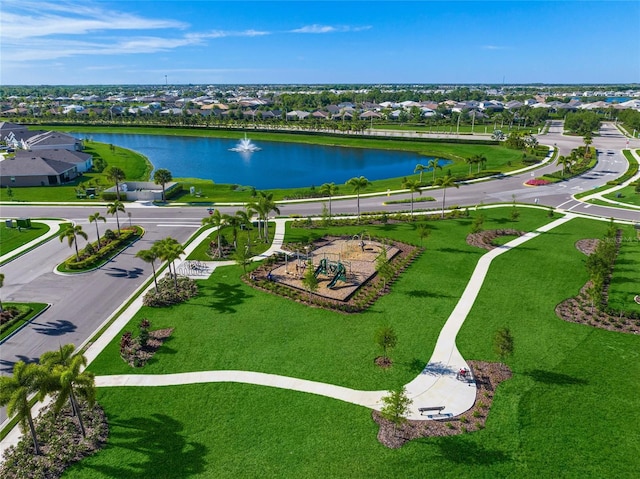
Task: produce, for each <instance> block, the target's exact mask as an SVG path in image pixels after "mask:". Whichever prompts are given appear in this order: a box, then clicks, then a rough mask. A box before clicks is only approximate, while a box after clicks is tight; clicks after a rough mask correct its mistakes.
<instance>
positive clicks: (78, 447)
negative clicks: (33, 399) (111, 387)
mask: <svg viewBox="0 0 640 479" xmlns="http://www.w3.org/2000/svg"><path fill="white" fill-rule="evenodd" d="M81 410H82V418H83V422H84V426H85V430H86V433H87V437H86V438H84V437H82V434H81V433H80V428H79V427H78V420H77V418H75V417H74V416H72V414H71V407H69V406H65V407H63V408H62V410H61V411H60V413H59V414H58V415H54V414H53V409H52V408H51V406H49V407H47V408H45V409H44V410H43V412H42V413H41V414H40V415H39V416H38V417H37V418H36V419H35V424H36V431H37V437H38V441H39V443H40V449H41V452H42V454H41V455H39V456H38V455H36V454H35V451H34V448H33V442H32V439H31V434H30V433H29V432H26V433H25V434H23V436H22V438H21V439H20V441H19V442H18V444H17V445H16V446H11V447H9V448H8V449H7V451H5V454H4V457H3V462H2V465H1V466H0V477H2V478H3V479H32V478H33V479H35V478H37V479H57V478H58V477H61V476H62V475H63V473H64V471H65V469H67V468H68V467H69V466H70V465H71V464H73V463H75V462H78V461H80V460H82V459H84V458H85V457H87V456H91V455H92V454H94V453H96V452H97V451H99V450H100V449H102V448H103V447H104V445H105V444H106V442H107V437H108V435H109V425H108V423H107V417H106V415H105V413H104V410H103V409H102V407H100V405H98V404H97V403H96V404H94V406H93V407H92V408H89V407H88V406H87V405H86V403H84V402H83V403H81Z"/></svg>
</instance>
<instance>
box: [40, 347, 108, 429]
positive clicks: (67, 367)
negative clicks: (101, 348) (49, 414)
mask: <svg viewBox="0 0 640 479" xmlns="http://www.w3.org/2000/svg"><path fill="white" fill-rule="evenodd" d="M75 349H76V347H75V346H74V345H73V344H65V345H64V346H60V350H59V351H50V352H46V353H44V354H43V355H42V356H41V357H40V364H41V365H42V366H43V367H45V368H46V369H47V370H48V372H49V374H50V376H49V388H50V389H49V392H54V391H58V396H57V397H56V399H55V401H54V403H53V410H54V412H55V413H56V414H57V413H58V412H60V410H61V409H62V406H63V405H64V403H65V402H66V401H67V399H68V400H69V404H70V405H71V410H72V411H73V415H74V416H76V417H77V418H78V425H79V427H80V432H81V433H82V437H86V436H87V434H86V432H85V428H84V423H83V422H82V414H81V411H80V405H79V404H78V400H77V398H76V395H80V396H82V397H83V398H85V399H86V400H87V402H88V403H89V405H90V406H92V405H93V403H94V402H95V396H96V385H95V379H94V376H93V373H91V372H89V371H83V370H82V369H83V368H84V367H85V366H86V365H87V358H86V357H85V356H83V355H82V354H79V353H78V354H73V353H74V351H75Z"/></svg>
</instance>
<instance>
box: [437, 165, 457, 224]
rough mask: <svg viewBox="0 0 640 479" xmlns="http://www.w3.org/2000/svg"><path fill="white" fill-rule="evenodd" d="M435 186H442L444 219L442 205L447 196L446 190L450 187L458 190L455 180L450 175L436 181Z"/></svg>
mask: <svg viewBox="0 0 640 479" xmlns="http://www.w3.org/2000/svg"><path fill="white" fill-rule="evenodd" d="M435 185H436V186H442V217H443V218H444V205H445V199H446V195H447V188H448V187H450V186H453V187H455V188H459V185H458V183H456V181H455V178H454V177H453V176H451V175H446V176H441V177H440V178H438V179H437V180H436V182H435Z"/></svg>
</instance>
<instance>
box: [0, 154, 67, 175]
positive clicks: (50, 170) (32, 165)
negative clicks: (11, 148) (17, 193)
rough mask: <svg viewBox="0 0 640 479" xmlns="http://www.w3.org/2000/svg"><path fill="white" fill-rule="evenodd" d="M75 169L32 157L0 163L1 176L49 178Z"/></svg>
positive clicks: (63, 163)
mask: <svg viewBox="0 0 640 479" xmlns="http://www.w3.org/2000/svg"><path fill="white" fill-rule="evenodd" d="M73 168H75V165H73V164H70V163H66V162H64V161H58V160H51V159H46V158H41V157H40V156H36V155H32V156H29V157H23V158H18V157H15V158H8V159H5V160H3V161H0V175H2V176H49V175H60V174H62V173H65V172H67V171H69V170H72V169H73Z"/></svg>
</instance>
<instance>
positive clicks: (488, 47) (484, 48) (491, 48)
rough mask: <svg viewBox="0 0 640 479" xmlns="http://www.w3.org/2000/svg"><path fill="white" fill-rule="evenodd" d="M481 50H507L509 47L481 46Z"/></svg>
mask: <svg viewBox="0 0 640 479" xmlns="http://www.w3.org/2000/svg"><path fill="white" fill-rule="evenodd" d="M482 49H483V50H508V49H509V47H502V46H499V45H482Z"/></svg>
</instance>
